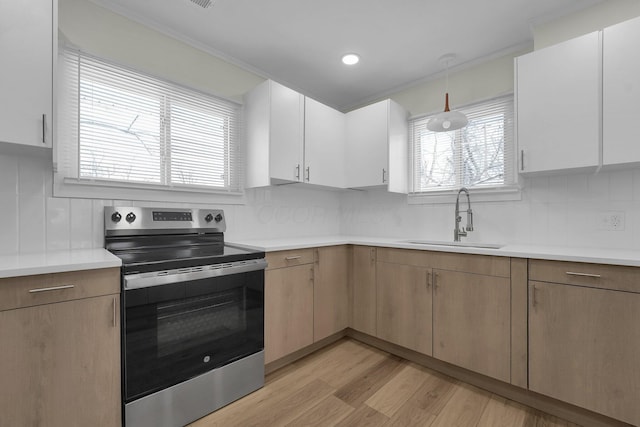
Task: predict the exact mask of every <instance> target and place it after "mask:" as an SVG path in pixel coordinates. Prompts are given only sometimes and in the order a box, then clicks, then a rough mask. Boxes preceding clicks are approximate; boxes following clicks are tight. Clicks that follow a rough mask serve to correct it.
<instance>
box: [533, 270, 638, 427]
mask: <svg viewBox="0 0 640 427" xmlns="http://www.w3.org/2000/svg"><path fill="white" fill-rule="evenodd" d="M567 274H569V273H567ZM593 277H594V278H593V279H590V280H592V281H594V282H595V281H596V280H600V279H599V278H596V277H595V276H593ZM603 277H604V276H603ZM586 279H587V280H589V277H587V278H586ZM639 325H640V294H637V293H630V292H621V291H613V290H608V289H596V288H591V287H585V286H573V285H563V284H556V283H545V282H537V281H530V282H529V388H530V389H531V390H533V391H535V392H538V393H541V394H544V395H547V396H550V397H553V398H556V399H559V400H562V401H565V402H568V403H572V404H574V405H577V406H581V407H583V408H587V409H590V410H592V411H595V412H599V413H601V414H604V415H607V416H610V417H612V418H615V419H619V420H622V421H625V422H628V423H631V424H633V425H640V405H638V402H639V400H638V399H639V397H640V327H639Z"/></svg>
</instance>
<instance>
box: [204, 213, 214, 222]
mask: <svg viewBox="0 0 640 427" xmlns="http://www.w3.org/2000/svg"><path fill="white" fill-rule="evenodd" d="M204 220H205V221H207V222H211V221H213V215H211V214H207V216H205V217H204Z"/></svg>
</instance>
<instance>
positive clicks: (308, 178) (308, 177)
mask: <svg viewBox="0 0 640 427" xmlns="http://www.w3.org/2000/svg"><path fill="white" fill-rule="evenodd" d="M310 169H311V166H307V169H306V170H307V177H306V178H305V179H306V180H307V182H309V180H310V179H311V178H310V177H311V172H309V170H310Z"/></svg>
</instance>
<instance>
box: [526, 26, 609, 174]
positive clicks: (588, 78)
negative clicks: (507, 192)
mask: <svg viewBox="0 0 640 427" xmlns="http://www.w3.org/2000/svg"><path fill="white" fill-rule="evenodd" d="M516 67H517V69H516V83H515V85H516V91H517V92H516V101H517V102H516V104H517V117H518V126H517V139H518V149H519V150H520V152H519V156H518V157H519V163H520V172H523V173H528V172H547V171H556V170H565V169H585V170H587V169H595V168H596V167H597V166H598V164H599V162H600V154H599V153H600V112H601V100H600V88H601V74H600V67H601V59H600V38H599V32H594V33H590V34H587V35H584V36H581V37H577V38H575V39H571V40H569V41H566V42H563V43H560V44H557V45H554V46H550V47H547V48H544V49H540V50H537V51H534V52H531V53H528V54H526V55H523V56H520V57H518V58H517V59H516Z"/></svg>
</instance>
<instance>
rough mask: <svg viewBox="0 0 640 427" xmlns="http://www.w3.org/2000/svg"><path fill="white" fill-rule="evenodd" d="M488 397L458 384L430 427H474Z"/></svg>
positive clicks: (477, 390)
mask: <svg viewBox="0 0 640 427" xmlns="http://www.w3.org/2000/svg"><path fill="white" fill-rule="evenodd" d="M490 397H491V395H490V393H488V392H486V391H484V390H481V389H479V388H476V387H473V386H470V385H468V384H464V383H460V384H459V385H457V386H456V391H455V393H454V394H453V395H452V396H451V399H449V401H448V402H447V404H446V405H445V407H444V408H442V411H440V414H438V416H437V417H436V419H435V420H434V422H433V423H432V424H431V426H432V427H454V426H455V427H475V426H476V424H477V423H478V421H479V420H480V417H481V416H482V412H483V411H484V408H485V406H486V405H487V403H488V402H489V398H490Z"/></svg>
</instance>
